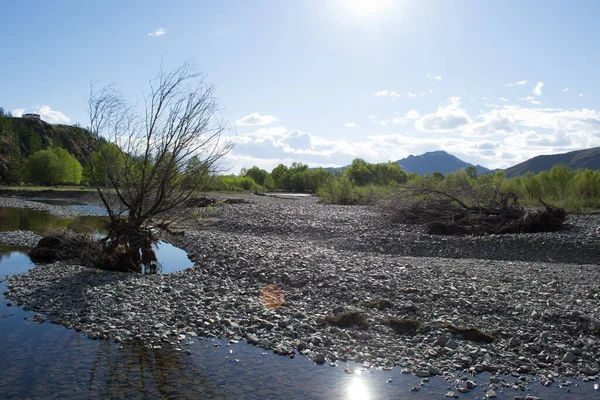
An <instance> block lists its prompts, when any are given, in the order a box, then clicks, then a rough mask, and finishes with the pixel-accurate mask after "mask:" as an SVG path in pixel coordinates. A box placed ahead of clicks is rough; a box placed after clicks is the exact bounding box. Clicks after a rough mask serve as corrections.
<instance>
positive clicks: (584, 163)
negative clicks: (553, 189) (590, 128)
mask: <svg viewBox="0 0 600 400" xmlns="http://www.w3.org/2000/svg"><path fill="white" fill-rule="evenodd" d="M557 164H565V165H568V166H569V167H571V168H572V169H598V170H600V147H593V148H591V149H585V150H576V151H570V152H568V153H562V154H552V155H542V156H537V157H533V158H531V159H529V160H527V161H523V162H522V163H520V164H517V165H515V166H513V167H510V168H507V169H506V170H505V171H506V176H507V177H508V178H512V177H514V176H519V175H525V174H526V173H527V172H533V173H534V174H538V173H540V172H542V171H549V170H550V169H552V167H553V166H555V165H557Z"/></svg>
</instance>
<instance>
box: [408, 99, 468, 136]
mask: <svg viewBox="0 0 600 400" xmlns="http://www.w3.org/2000/svg"><path fill="white" fill-rule="evenodd" d="M471 122H472V121H471V118H469V115H468V114H467V111H466V110H465V109H464V108H461V107H460V97H450V98H449V99H448V101H447V102H446V104H444V105H440V106H439V107H438V110H437V112H435V113H432V114H427V115H425V116H423V117H422V118H421V119H419V120H417V121H416V122H415V127H416V128H417V129H418V130H420V131H422V132H449V131H454V130H457V129H458V128H460V127H461V126H463V125H466V124H469V123H471Z"/></svg>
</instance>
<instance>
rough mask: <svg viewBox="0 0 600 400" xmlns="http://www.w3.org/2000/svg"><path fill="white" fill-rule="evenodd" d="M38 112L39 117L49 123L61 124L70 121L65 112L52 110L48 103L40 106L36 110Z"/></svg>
mask: <svg viewBox="0 0 600 400" xmlns="http://www.w3.org/2000/svg"><path fill="white" fill-rule="evenodd" d="M38 114H40V117H41V118H42V119H43V120H44V121H46V122H49V123H51V124H61V123H65V124H68V123H69V122H71V118H69V117H67V116H66V115H65V114H63V113H61V112H60V111H57V110H53V109H52V108H51V107H50V106H48V105H43V106H41V107H40V108H39V110H38Z"/></svg>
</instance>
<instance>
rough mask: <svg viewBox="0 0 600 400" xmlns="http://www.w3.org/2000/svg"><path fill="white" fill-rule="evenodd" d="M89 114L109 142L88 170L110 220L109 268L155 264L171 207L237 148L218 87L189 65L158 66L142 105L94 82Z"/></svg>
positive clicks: (95, 128) (203, 182) (98, 136)
mask: <svg viewBox="0 0 600 400" xmlns="http://www.w3.org/2000/svg"><path fill="white" fill-rule="evenodd" d="M88 112H89V118H90V131H91V133H92V137H93V138H95V139H97V140H100V141H102V142H104V144H103V145H102V146H100V150H99V151H98V152H96V153H95V154H94V155H93V156H91V157H90V159H89V171H90V176H91V180H92V182H93V184H94V186H95V187H96V189H97V191H98V194H99V195H100V198H101V200H102V202H103V204H104V206H105V207H106V210H107V212H108V215H109V218H110V225H109V233H108V236H107V237H106V238H105V239H104V255H105V259H104V264H105V267H106V268H109V269H117V270H127V271H137V272H141V271H142V266H144V267H146V268H153V267H154V266H155V265H156V257H155V255H154V252H153V251H152V244H154V243H156V241H157V240H158V239H157V236H156V235H155V233H154V232H155V230H156V228H161V229H165V230H169V224H170V222H169V221H171V222H172V218H173V216H172V213H171V211H173V210H174V209H176V208H177V207H178V206H180V205H182V203H184V202H185V201H186V200H187V199H188V198H189V197H190V196H192V194H193V193H194V192H196V191H198V190H201V189H202V188H203V187H204V186H205V185H206V184H207V182H208V180H209V177H210V176H211V175H213V174H214V173H215V172H217V171H218V170H219V168H220V167H219V161H220V160H221V159H222V158H223V156H224V155H225V154H227V153H228V152H229V151H230V150H231V148H232V146H233V141H232V140H230V138H229V136H228V132H229V131H228V129H227V124H226V123H225V122H223V121H222V119H221V118H220V110H219V108H218V105H217V102H216V100H215V98H214V96H213V88H212V86H210V85H207V84H206V83H205V82H204V76H203V75H202V74H200V73H198V72H196V70H195V68H194V66H193V64H192V63H190V62H187V63H185V64H183V65H182V66H180V67H179V68H177V69H175V70H174V71H172V72H164V71H162V69H161V72H160V73H159V75H158V76H157V77H156V78H155V79H153V80H151V81H150V82H149V92H148V93H147V94H145V95H144V101H143V107H137V106H132V105H130V104H129V103H128V102H127V101H126V100H125V98H124V96H123V95H122V94H121V93H120V92H118V91H117V90H115V88H114V86H112V85H111V86H105V87H103V88H102V89H100V90H96V89H95V87H94V85H92V88H91V93H90V97H89V99H88ZM100 175H101V176H100Z"/></svg>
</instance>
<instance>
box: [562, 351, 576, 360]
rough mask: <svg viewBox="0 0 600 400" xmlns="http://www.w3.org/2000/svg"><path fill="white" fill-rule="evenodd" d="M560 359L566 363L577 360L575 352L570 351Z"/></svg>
mask: <svg viewBox="0 0 600 400" xmlns="http://www.w3.org/2000/svg"><path fill="white" fill-rule="evenodd" d="M562 360H563V362H566V363H574V362H575V361H577V356H576V355H575V354H573V353H572V352H570V351H568V352H566V353H565V355H564V357H563V359H562Z"/></svg>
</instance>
